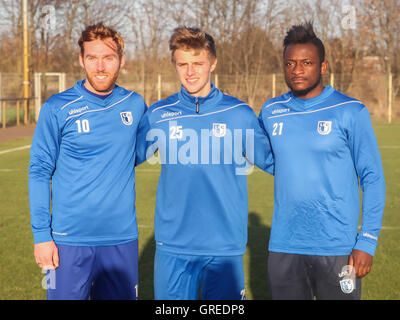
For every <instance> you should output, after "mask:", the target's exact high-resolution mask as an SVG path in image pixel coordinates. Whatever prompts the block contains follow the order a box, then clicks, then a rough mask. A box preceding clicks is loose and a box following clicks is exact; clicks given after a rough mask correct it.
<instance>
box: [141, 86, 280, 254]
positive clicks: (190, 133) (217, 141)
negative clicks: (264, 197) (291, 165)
mask: <svg viewBox="0 0 400 320" xmlns="http://www.w3.org/2000/svg"><path fill="white" fill-rule="evenodd" d="M137 146H138V151H137V154H138V158H139V162H141V161H144V160H145V158H146V156H145V155H146V153H147V158H148V157H149V156H151V155H152V154H153V153H154V152H155V151H156V150H158V152H159V158H158V161H159V162H161V174H160V178H159V183H158V189H157V199H156V212H155V239H156V245H157V248H158V250H163V251H169V252H173V253H180V254H193V255H213V256H229V255H240V254H243V253H244V252H245V249H246V243H247V217H248V199H247V176H246V168H248V167H249V163H251V164H256V165H257V166H259V167H261V168H262V169H263V170H265V171H269V172H272V171H273V159H272V154H271V151H270V147H269V142H268V138H267V137H266V136H265V134H264V132H263V130H262V128H261V126H260V124H259V122H258V119H257V116H256V115H255V114H254V112H253V110H252V109H251V108H250V107H249V106H248V105H247V104H246V103H244V102H242V101H240V100H238V99H236V98H234V97H231V96H228V95H225V94H223V93H222V92H221V91H220V90H218V89H217V88H215V86H214V85H213V84H212V90H211V92H210V93H209V94H208V96H207V97H193V96H191V95H190V94H189V93H188V92H187V91H186V90H185V89H184V88H183V87H182V88H181V90H180V92H178V93H176V94H174V95H172V96H170V97H169V98H167V99H165V100H161V101H159V102H156V103H155V104H153V105H152V106H150V108H149V110H148V111H147V112H146V114H145V116H144V117H143V120H142V122H141V124H140V128H139V134H138V145H137ZM153 161H154V159H153Z"/></svg>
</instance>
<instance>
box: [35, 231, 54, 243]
mask: <svg viewBox="0 0 400 320" xmlns="http://www.w3.org/2000/svg"><path fill="white" fill-rule="evenodd" d="M47 241H53V237H52V236H51V230H41V231H35V232H33V243H41V242H47Z"/></svg>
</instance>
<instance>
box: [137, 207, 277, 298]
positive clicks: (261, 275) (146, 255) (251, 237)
mask: <svg viewBox="0 0 400 320" xmlns="http://www.w3.org/2000/svg"><path fill="white" fill-rule="evenodd" d="M269 235H270V228H269V226H267V225H264V224H262V223H261V221H260V218H259V214H257V213H256V212H250V213H249V225H248V243H247V254H248V255H249V257H250V259H249V261H250V262H249V266H248V270H247V272H248V275H247V276H248V277H249V279H250V281H249V287H248V288H246V291H248V294H247V296H248V297H249V293H251V297H252V299H254V300H266V299H271V296H270V293H269V288H268V277H267V259H268V250H267V248H268V240H269ZM154 254H155V241H154V234H153V235H152V236H151V237H150V238H149V240H148V241H147V243H146V244H145V246H144V248H143V250H142V252H141V253H140V256H139V299H140V300H153V299H154V288H153V270H154Z"/></svg>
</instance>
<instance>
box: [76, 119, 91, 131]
mask: <svg viewBox="0 0 400 320" xmlns="http://www.w3.org/2000/svg"><path fill="white" fill-rule="evenodd" d="M75 123H76V125H77V126H78V132H79V133H82V132H89V131H90V126H89V120H87V119H84V120H76V121H75Z"/></svg>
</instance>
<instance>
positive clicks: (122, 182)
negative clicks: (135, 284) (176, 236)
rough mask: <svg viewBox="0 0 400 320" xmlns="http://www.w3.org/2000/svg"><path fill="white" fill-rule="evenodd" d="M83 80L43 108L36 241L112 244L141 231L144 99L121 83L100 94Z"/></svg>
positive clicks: (33, 181) (35, 174)
mask: <svg viewBox="0 0 400 320" xmlns="http://www.w3.org/2000/svg"><path fill="white" fill-rule="evenodd" d="M81 83H82V81H78V82H77V83H76V84H75V86H74V87H73V88H71V89H69V90H67V91H64V92H62V93H59V94H56V95H53V96H52V97H50V98H49V99H48V100H47V101H46V102H45V103H44V105H43V107H42V109H41V111H40V116H39V120H38V123H37V126H36V130H35V134H34V137H33V142H32V147H31V160H30V166H29V203H30V211H31V224H32V230H33V237H34V242H35V243H39V242H45V241H51V240H53V239H54V240H55V242H56V243H61V244H70V245H77V246H80V245H81V246H85V245H90V246H96V245H114V244H120V243H123V242H127V241H131V240H135V239H137V237H138V229H137V222H136V210H135V170H134V164H135V157H136V155H135V147H136V130H137V126H138V124H139V121H140V119H141V118H142V116H143V114H144V112H145V110H146V109H147V107H146V104H145V102H144V100H143V98H142V97H141V96H140V95H139V94H137V93H135V92H132V91H128V90H126V89H124V88H121V87H119V86H117V85H115V87H114V90H113V91H112V93H111V94H110V95H109V96H108V97H107V98H105V99H101V98H99V97H96V96H94V95H92V94H90V93H88V92H87V91H86V90H85V89H83V88H82V86H81ZM50 182H51V187H50ZM50 202H51V215H50Z"/></svg>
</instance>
